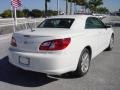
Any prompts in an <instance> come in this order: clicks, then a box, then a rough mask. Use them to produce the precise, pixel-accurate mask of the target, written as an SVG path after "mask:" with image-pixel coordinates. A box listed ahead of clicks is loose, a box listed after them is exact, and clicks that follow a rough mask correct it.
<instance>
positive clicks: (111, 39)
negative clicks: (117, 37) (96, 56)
mask: <svg viewBox="0 0 120 90" xmlns="http://www.w3.org/2000/svg"><path fill="white" fill-rule="evenodd" d="M113 47H114V36H113V35H112V36H111V38H110V43H109V46H108V47H107V51H111V50H112V49H113Z"/></svg>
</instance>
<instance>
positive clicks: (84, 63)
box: [75, 48, 91, 76]
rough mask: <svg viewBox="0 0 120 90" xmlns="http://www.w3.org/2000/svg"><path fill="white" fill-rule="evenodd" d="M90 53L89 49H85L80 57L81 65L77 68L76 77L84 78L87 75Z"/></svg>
mask: <svg viewBox="0 0 120 90" xmlns="http://www.w3.org/2000/svg"><path fill="white" fill-rule="evenodd" d="M90 60H91V56H90V51H89V50H88V49H86V48H85V49H84V50H83V51H82V53H81V55H80V59H79V63H78V66H77V70H76V71H75V75H77V76H83V75H85V74H86V73H87V72H88V70H89V67H90Z"/></svg>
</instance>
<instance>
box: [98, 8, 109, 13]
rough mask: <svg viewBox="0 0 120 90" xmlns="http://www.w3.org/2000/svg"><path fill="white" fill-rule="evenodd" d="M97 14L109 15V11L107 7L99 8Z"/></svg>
mask: <svg viewBox="0 0 120 90" xmlns="http://www.w3.org/2000/svg"><path fill="white" fill-rule="evenodd" d="M96 12H97V13H100V14H106V13H109V10H108V9H107V8H106V7H98V8H97V9H96Z"/></svg>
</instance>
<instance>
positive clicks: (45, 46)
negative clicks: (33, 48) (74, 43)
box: [39, 38, 71, 50]
mask: <svg viewBox="0 0 120 90" xmlns="http://www.w3.org/2000/svg"><path fill="white" fill-rule="evenodd" d="M70 41H71V38H64V39H55V40H50V41H46V42H43V43H42V44H41V45H40V47H39V50H62V49H65V48H66V47H67V46H68V45H69V44H70Z"/></svg>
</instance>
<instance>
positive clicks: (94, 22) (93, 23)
mask: <svg viewBox="0 0 120 90" xmlns="http://www.w3.org/2000/svg"><path fill="white" fill-rule="evenodd" d="M85 28H86V29H96V28H105V25H104V24H103V23H102V21H101V20H99V19H98V18H95V17H89V18H88V19H87V20H86V25H85Z"/></svg>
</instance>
